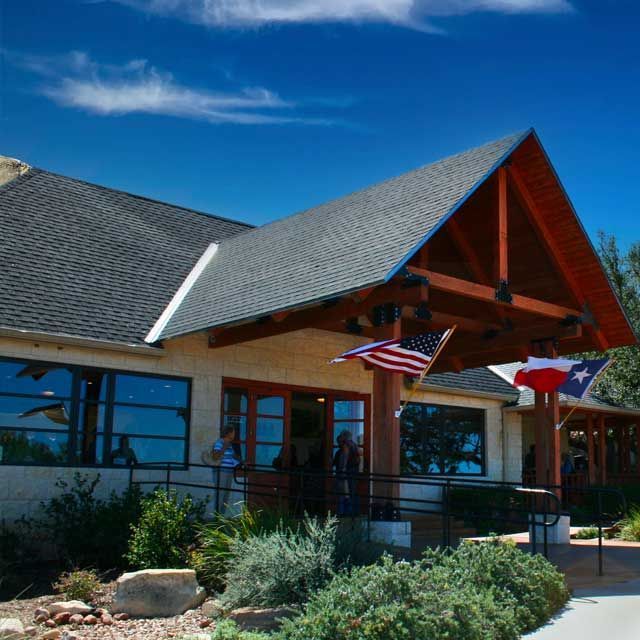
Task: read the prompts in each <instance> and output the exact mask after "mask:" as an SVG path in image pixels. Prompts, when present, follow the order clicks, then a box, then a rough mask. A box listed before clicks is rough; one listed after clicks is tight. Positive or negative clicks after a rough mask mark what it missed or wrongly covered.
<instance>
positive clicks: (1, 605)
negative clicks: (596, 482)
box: [0, 583, 212, 640]
mask: <svg viewBox="0 0 640 640" xmlns="http://www.w3.org/2000/svg"><path fill="white" fill-rule="evenodd" d="M114 586H115V583H110V584H107V585H105V588H104V593H102V594H101V596H100V598H99V599H98V601H97V602H96V604H97V606H100V607H105V608H106V609H108V608H109V604H110V602H111V597H112V595H113V589H114ZM60 599H61V598H60V596H59V595H56V594H52V595H47V596H40V597H37V598H20V599H19V600H9V601H6V602H0V618H18V619H19V620H21V621H22V623H23V624H24V626H25V627H27V626H32V625H33V626H37V627H38V631H39V634H38V635H41V634H42V633H44V632H45V631H46V630H48V629H47V628H46V627H45V626H44V625H43V624H35V623H34V622H33V612H34V611H35V610H36V609H37V608H38V607H45V608H46V606H47V605H48V604H51V603H52V602H56V601H58V600H60ZM203 620H208V618H206V617H205V616H204V615H203V614H202V608H201V607H198V608H197V609H191V610H190V611H186V612H185V613H183V614H182V615H180V616H173V617H171V618H130V619H129V620H120V621H118V620H114V623H113V625H111V626H104V625H96V626H93V627H91V626H85V625H79V626H75V625H69V624H67V625H63V626H61V627H58V628H59V629H60V631H73V633H75V634H76V635H77V636H78V638H83V639H84V638H86V639H87V640H124V639H125V638H126V639H130V638H136V639H137V638H144V639H145V640H166V639H167V638H180V637H182V636H185V635H194V634H198V633H199V634H202V633H206V632H208V631H211V630H212V628H211V627H210V628H209V629H203V628H201V627H200V623H201V622H202V621H203Z"/></svg>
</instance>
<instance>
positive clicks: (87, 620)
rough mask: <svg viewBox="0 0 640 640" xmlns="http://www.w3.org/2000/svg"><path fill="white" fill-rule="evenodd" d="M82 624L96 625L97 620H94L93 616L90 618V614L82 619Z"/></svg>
mask: <svg viewBox="0 0 640 640" xmlns="http://www.w3.org/2000/svg"><path fill="white" fill-rule="evenodd" d="M82 622H83V623H84V624H91V625H94V624H98V618H96V617H95V616H92V615H91V614H89V615H88V616H85V617H84V620H83V621H82Z"/></svg>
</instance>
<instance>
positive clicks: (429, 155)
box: [0, 0, 640, 244]
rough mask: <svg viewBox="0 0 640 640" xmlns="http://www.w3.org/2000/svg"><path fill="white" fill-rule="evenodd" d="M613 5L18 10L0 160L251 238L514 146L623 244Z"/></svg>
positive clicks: (6, 15) (586, 217)
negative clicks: (484, 148)
mask: <svg viewBox="0 0 640 640" xmlns="http://www.w3.org/2000/svg"><path fill="white" fill-rule="evenodd" d="M636 5H637V3H636V2H634V1H633V0H628V1H622V0H620V1H616V0H609V1H608V2H600V1H597V0H593V1H587V0H585V1H581V0H225V1H224V2H223V1H222V0H119V1H118V2H116V1H106V0H105V1H101V0H56V1H55V2H54V1H51V0H47V1H45V0H21V2H8V3H3V5H2V9H0V12H1V13H0V19H1V21H2V22H1V25H0V28H1V32H0V34H1V43H0V46H1V48H2V66H1V67H0V82H1V88H2V91H1V102H0V153H1V154H3V155H9V156H13V157H18V158H20V159H23V160H25V161H26V162H28V163H30V164H33V165H36V166H40V167H42V168H45V169H49V170H52V171H57V172H59V173H63V174H66V175H70V176H74V177H78V178H82V179H85V180H89V181H92V182H98V183H101V184H105V185H108V186H112V187H116V188H120V189H124V190H127V191H132V192H134V193H140V194H143V195H148V196H151V197H154V198H158V199H161V200H167V201H169V202H175V203H179V204H183V205H186V206H191V207H194V208H197V209H201V210H204V211H208V212H212V213H217V214H220V215H225V216H229V217H235V218H240V219H242V220H246V221H250V222H253V223H255V224H260V223H263V222H266V221H268V220H271V219H274V218H277V217H281V216H283V215H287V214H289V213H292V212H294V211H297V210H300V209H302V208H306V207H308V206H312V205H314V204H318V203H320V202H322V201H325V200H327V199H330V198H332V197H336V196H340V195H343V194H345V193H348V192H350V191H353V190H355V189H358V188H360V187H364V186H367V185H368V184H371V183H373V182H376V181H379V180H382V179H384V178H387V177H390V176H393V175H396V174H399V173H402V172H403V171H406V170H408V169H411V168H414V167H416V166H420V165H423V164H426V163H428V162H430V161H432V160H435V159H438V158H440V157H442V156H444V155H448V154H450V153H454V152H456V151H460V150H463V149H465V148H468V147H471V146H475V145H477V144H481V143H483V142H486V141H489V140H491V139H494V138H498V137H501V136H503V135H506V134H509V133H512V132H514V131H519V130H522V129H525V128H528V127H530V126H534V127H535V128H536V129H537V131H538V134H539V135H540V137H541V139H542V142H543V144H544V145H545V147H546V148H547V150H548V152H549V154H550V156H551V159H552V161H553V162H554V164H555V166H556V168H557V170H558V172H559V174H560V177H561V179H562V180H563V182H564V184H565V186H566V188H567V190H568V191H569V194H570V195H571V197H572V199H573V202H574V204H575V205H576V208H577V209H578V212H579V214H580V216H581V218H582V220H583V222H584V223H585V225H586V227H587V230H588V231H589V233H590V234H591V235H592V237H593V236H595V233H596V231H597V230H598V229H604V230H606V231H608V232H610V233H614V234H616V235H617V236H618V237H619V238H620V239H621V241H622V242H623V243H624V244H627V243H629V242H631V241H636V240H640V207H639V206H638V204H637V203H638V199H637V196H636V191H637V186H638V184H639V182H640V180H639V178H640V163H638V161H637V154H636V150H637V148H638V147H639V146H640V124H639V120H640V108H639V104H640V43H639V42H638V27H639V26H640V7H638V6H636Z"/></svg>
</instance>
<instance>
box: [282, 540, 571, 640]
mask: <svg viewBox="0 0 640 640" xmlns="http://www.w3.org/2000/svg"><path fill="white" fill-rule="evenodd" d="M567 597H568V594H567V590H566V587H565V586H564V583H563V580H562V576H561V575H560V574H559V573H558V572H557V571H556V570H555V569H554V567H553V566H552V565H551V564H549V563H548V562H547V561H546V560H545V559H544V558H542V557H541V556H536V557H531V556H528V555H526V554H524V553H522V552H521V551H518V550H517V549H516V548H515V546H514V545H511V546H510V545H503V544H497V543H484V544H478V545H471V544H469V545H463V546H462V547H461V548H460V549H459V550H457V551H455V552H453V553H446V552H441V551H438V552H431V553H430V554H428V556H427V557H426V558H425V559H424V560H421V561H416V562H393V560H392V559H391V558H390V557H388V556H386V557H385V558H383V559H382V560H381V561H380V562H379V563H377V564H375V565H371V566H366V567H359V568H355V569H352V570H351V571H349V572H346V571H345V572H340V573H338V574H337V575H336V576H335V577H334V579H333V580H332V581H331V582H330V583H329V584H328V585H327V587H326V588H324V589H322V590H321V591H319V592H317V593H316V594H315V595H313V596H312V597H311V600H310V601H309V604H308V605H307V607H306V610H305V612H304V614H303V615H301V616H300V617H298V618H295V619H293V620H290V621H285V622H284V623H283V627H282V630H281V632H279V633H278V634H276V637H277V638H278V640H309V639H310V638H313V640H408V639H415V640H432V639H434V638H449V639H450V640H515V639H516V638H519V637H520V635H521V633H523V632H524V631H526V630H528V629H531V628H533V627H534V626H536V625H538V624H540V623H542V622H544V621H545V620H546V619H547V618H548V616H549V615H550V614H551V613H553V612H554V611H555V610H556V609H557V608H558V607H559V606H561V605H562V604H563V603H564V602H565V601H566V599H567Z"/></svg>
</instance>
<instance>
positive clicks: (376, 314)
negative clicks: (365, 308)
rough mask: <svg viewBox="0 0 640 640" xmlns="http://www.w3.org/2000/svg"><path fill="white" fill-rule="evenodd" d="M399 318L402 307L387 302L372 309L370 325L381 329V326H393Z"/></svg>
mask: <svg viewBox="0 0 640 640" xmlns="http://www.w3.org/2000/svg"><path fill="white" fill-rule="evenodd" d="M401 316H402V307H399V306H398V305H397V304H396V303H395V302H387V303H385V304H379V305H378V306H376V307H374V308H373V312H372V318H371V323H372V324H373V326H374V327H381V326H382V325H383V324H393V323H394V322H396V321H397V320H399V319H400V317H401Z"/></svg>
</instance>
